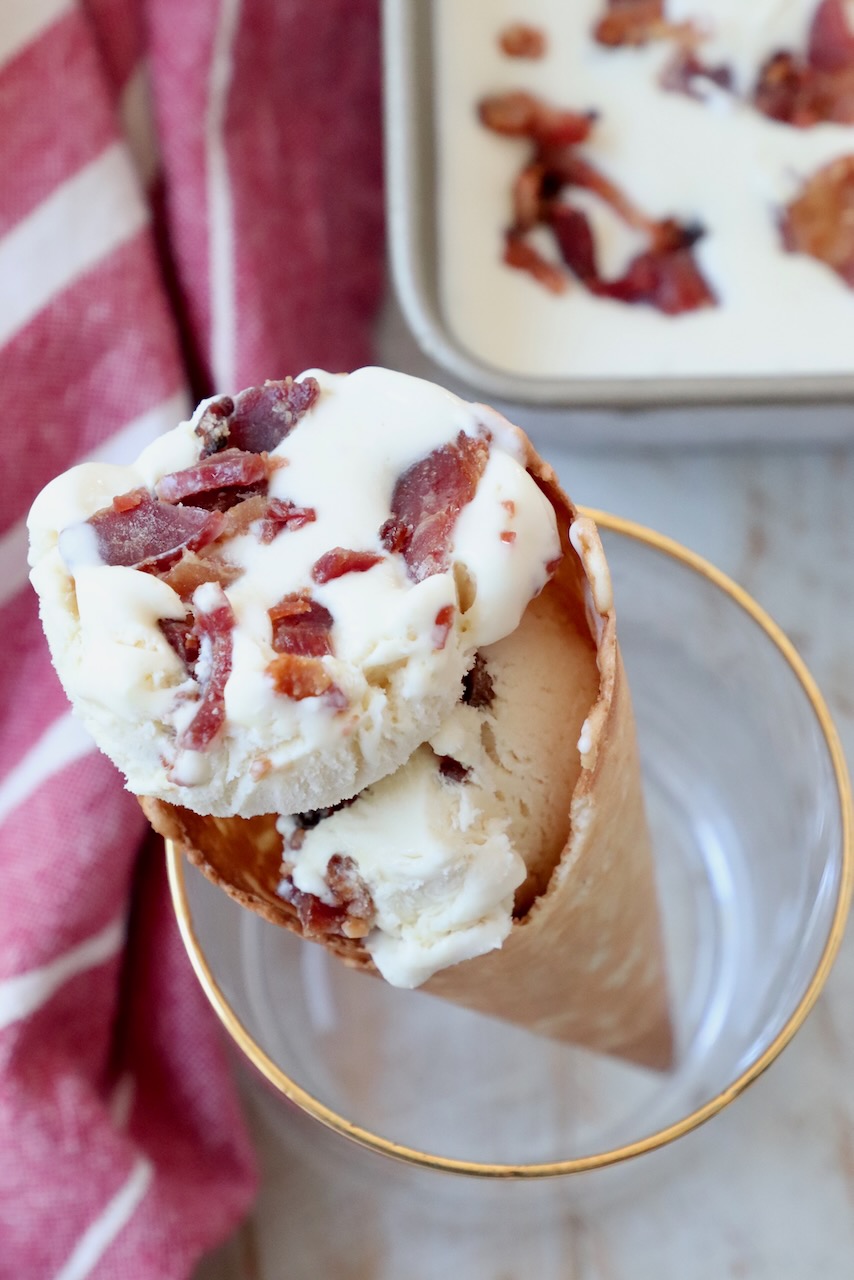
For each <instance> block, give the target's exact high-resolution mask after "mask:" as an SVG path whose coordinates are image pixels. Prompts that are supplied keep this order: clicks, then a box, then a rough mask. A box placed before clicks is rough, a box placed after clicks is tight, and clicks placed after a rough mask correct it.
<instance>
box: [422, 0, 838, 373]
mask: <svg viewBox="0 0 854 1280" xmlns="http://www.w3.org/2000/svg"><path fill="white" fill-rule="evenodd" d="M699 7H702V6H699ZM758 7H759V4H758V0H750V3H749V4H746V3H744V0H726V2H725V3H723V4H722V0H717V3H711V0H709V2H708V3H707V4H706V5H705V10H706V12H707V13H708V15H709V16H710V17H711V15H712V14H713V13H714V14H717V13H718V12H719V11H720V12H721V13H722V17H723V24H722V28H721V31H720V33H719V37H718V38H717V39H716V40H714V41H713V42H712V44H711V46H710V48H709V51H708V54H707V55H706V54H705V52H704V51H703V50H701V56H704V57H705V56H707V57H708V60H709V61H710V62H711V63H712V64H713V65H717V60H718V59H720V60H723V61H725V62H727V63H729V64H730V65H732V64H735V68H736V76H737V79H738V78H739V77H740V78H744V77H747V76H748V73H747V71H746V69H745V67H746V65H748V64H749V65H750V67H751V69H752V70H751V74H750V75H749V77H748V78H749V83H750V85H751V86H752V84H753V83H755V80H756V78H757V73H758V69H759V66H760V65H761V61H762V60H763V58H764V55H765V52H766V51H767V49H768V48H769V47H778V48H780V47H786V46H787V45H789V47H791V45H790V42H791V40H792V36H793V33H797V32H798V31H799V30H801V29H802V28H803V27H804V26H806V18H804V15H806V16H807V18H808V16H809V15H811V14H812V12H813V11H814V9H815V7H816V5H815V0H773V2H772V3H770V4H769V3H767V2H766V3H763V4H762V6H761V7H762V16H763V18H764V19H767V21H766V22H765V23H764V24H761V23H758V22H757V21H756V14H755V12H754V11H755V10H756V9H757V8H758ZM603 8H604V5H603V2H602V0H574V2H573V4H571V5H568V4H566V3H565V0H530V3H528V4H527V5H526V6H525V11H524V16H525V19H526V21H529V22H532V23H534V24H535V25H538V26H542V27H543V28H544V30H545V31H546V32H547V33H548V37H549V50H548V53H547V55H546V57H545V58H543V59H542V60H541V61H524V60H520V59H510V58H507V57H505V56H504V55H503V54H502V53H501V51H500V49H499V47H498V45H497V41H496V35H497V33H498V32H499V31H500V30H501V28H502V26H503V25H504V24H505V23H506V22H508V21H510V20H512V19H514V18H518V16H519V5H518V3H514V2H513V0H494V3H492V4H489V5H486V4H483V3H482V0H442V3H440V4H437V6H436V32H437V37H436V41H437V53H436V58H437V82H438V92H437V95H436V100H437V115H438V140H439V142H438V190H439V202H438V209H439V233H440V234H439V274H440V292H441V301H442V307H443V310H444V314H445V321H446V323H447V326H448V328H449V329H450V331H451V332H452V334H453V335H454V337H455V338H456V339H457V340H458V342H459V344H460V345H461V346H462V347H463V348H464V349H465V350H466V351H467V352H468V353H469V354H470V355H474V356H475V357H477V358H478V359H479V360H481V361H483V362H484V363H486V364H487V365H491V366H494V367H495V368H498V369H500V370H502V371H503V372H506V373H512V374H520V375H524V376H537V377H589V378H602V379H609V378H611V379H623V378H629V377H640V378H648V377H655V376H664V377H668V378H673V377H679V376H692V377H693V376H697V377H702V376H712V377H718V376H721V377H732V376H742V377H745V376H750V375H762V376H766V375H770V376H776V375H786V376H789V377H791V376H793V375H799V374H810V373H814V374H839V373H845V372H850V371H851V370H852V355H851V343H850V341H849V337H848V335H849V333H850V331H851V327H852V324H854V293H852V291H851V290H850V289H848V288H846V286H845V285H844V284H843V283H842V281H841V280H839V278H838V277H837V276H835V275H834V273H833V272H832V271H831V269H830V268H829V267H827V266H826V265H825V264H824V263H821V262H818V261H816V260H815V259H813V258H811V257H808V256H806V255H802V254H790V253H786V252H784V251H783V249H782V245H781V242H780V236H779V233H778V230H777V226H776V223H777V218H778V216H779V210H780V208H781V207H782V206H783V205H784V204H785V203H786V202H787V201H788V200H789V199H791V198H792V196H793V195H794V194H795V193H796V191H797V190H798V189H799V188H800V186H801V184H802V182H803V181H804V179H806V178H807V177H808V176H809V175H811V174H812V173H814V172H815V171H816V170H817V169H819V168H820V167H821V166H823V165H824V164H827V163H829V162H830V161H831V160H833V159H835V158H837V157H838V156H840V155H843V154H848V153H850V152H851V151H852V150H854V128H852V127H850V126H841V125H833V124H823V125H819V126H816V127H815V128H813V129H793V128H791V127H789V126H788V125H781V124H779V123H777V122H776V121H772V120H769V119H767V118H766V117H765V116H763V115H761V114H760V113H759V112H757V111H755V110H754V109H753V108H752V107H750V106H747V105H744V104H742V103H740V102H739V101H738V100H737V98H736V96H735V95H733V94H727V93H722V92H719V91H713V90H711V89H710V90H708V93H709V101H708V102H707V103H703V102H698V101H695V100H694V99H693V98H691V97H688V96H687V95H685V94H678V93H666V92H664V91H662V90H661V89H660V88H659V86H658V77H659V74H660V73H661V70H662V69H663V68H664V67H665V66H666V65H667V64H668V62H669V61H670V60H671V59H672V57H673V45H672V43H671V42H669V41H656V42H652V43H650V44H649V45H647V46H646V47H644V48H640V49H637V48H625V49H613V50H612V49H605V48H602V47H600V46H598V45H596V44H595V42H594V41H593V40H592V38H591V36H590V32H591V30H592V27H593V24H594V22H595V20H596V17H597V16H599V15H600V14H601V13H602V11H603ZM677 8H681V9H687V10H690V11H691V12H692V13H696V11H697V9H698V5H697V4H696V3H692V4H690V5H682V6H677ZM799 15H801V16H800V17H799ZM800 48H801V51H803V43H801V45H800ZM745 51H746V52H745ZM512 89H527V90H529V91H531V92H533V93H536V94H540V95H542V96H543V97H545V98H547V99H548V100H549V101H551V102H554V103H556V104H558V105H561V106H564V107H567V108H570V109H573V110H578V111H586V110H590V109H593V110H596V111H598V112H599V113H600V116H599V119H598V120H597V122H596V124H595V125H594V128H593V131H592V134H591V136H590V138H589V139H588V141H587V142H586V143H585V144H584V145H583V147H581V149H580V150H581V153H582V154H583V155H584V156H585V157H586V158H588V159H589V160H590V161H592V163H593V164H594V165H595V166H597V167H598V168H599V169H601V170H602V172H603V173H604V174H605V175H606V176H607V177H609V178H611V179H613V180H615V181H616V182H617V184H618V185H619V186H620V187H621V188H622V189H623V190H624V191H625V193H626V195H627V196H628V197H629V198H630V199H631V200H633V201H634V202H635V203H636V204H637V205H638V206H639V208H640V209H642V210H643V211H644V212H645V213H646V214H648V215H650V216H651V217H655V218H663V217H676V218H678V219H679V220H680V221H682V222H684V223H689V224H691V223H700V224H701V225H702V226H703V227H705V229H706V235H705V236H704V238H703V239H702V240H701V241H700V242H699V244H698V246H697V250H696V258H697V261H698V264H699V266H700V268H701V270H702V272H703V274H704V276H705V277H706V279H707V281H708V282H709V284H710V285H711V287H712V290H713V292H714V293H715V294H716V296H717V297H718V298H719V302H720V305H719V306H717V307H706V308H703V309H701V310H698V311H695V312H691V313H689V314H686V315H682V316H676V317H673V316H666V315H663V314H661V313H660V312H658V311H657V310H656V309H655V308H652V307H647V306H627V305H625V304H623V303H620V302H616V301H613V300H611V299H607V298H596V297H594V296H593V295H592V294H590V293H588V292H587V291H586V290H585V289H583V288H582V287H581V286H580V285H579V284H577V283H576V282H575V280H574V279H573V280H571V282H570V287H569V289H568V290H567V292H566V293H565V294H563V295H561V296H560V297H556V296H554V295H553V294H551V293H549V292H548V291H547V290H546V289H544V288H543V287H542V286H541V285H539V284H537V283H536V282H535V281H533V280H532V279H531V278H530V276H529V275H528V274H527V273H526V272H522V271H518V270H514V269H512V268H510V267H507V266H506V265H504V263H503V262H502V261H501V258H502V252H503V230H504V228H505V227H506V226H507V225H508V223H509V222H510V221H511V217H512V214H511V201H510V191H511V187H512V183H513V180H514V178H515V176H516V175H517V173H518V172H519V169H520V168H521V166H522V164H523V163H524V162H525V158H526V156H527V155H528V153H529V151H530V144H529V143H528V142H526V141H519V140H514V139H508V138H503V137H498V136H496V135H495V134H492V133H490V132H488V131H487V130H486V129H484V128H483V126H482V125H481V124H480V122H479V121H478V119H477V115H476V104H477V102H478V101H479V100H480V98H482V97H483V96H484V95H486V94H492V93H497V92H502V91H506V90H512ZM704 92H705V91H704ZM573 202H574V196H573ZM590 204H591V201H590V200H589V199H586V200H585V201H584V206H585V208H586V209H588V210H589V206H590ZM600 207H601V202H600ZM596 235H597V241H598V242H599V243H600V245H601V253H602V261H603V264H604V265H605V268H606V273H607V272H608V271H614V270H615V268H614V265H613V262H614V258H615V257H616V256H619V254H620V253H621V252H622V251H623V250H622V247H621V246H622V241H623V240H624V239H625V234H624V232H623V230H622V229H621V227H620V224H619V223H618V222H617V220H616V218H614V217H613V216H612V215H610V213H609V212H608V211H606V212H605V214H603V216H602V217H601V218H598V219H597V220H596ZM538 243H539V242H538ZM544 243H545V245H546V246H547V253H548V256H549V257H550V258H551V259H553V260H554V261H558V260H559V254H558V252H557V248H556V246H555V245H554V244H553V242H552V238H551V237H549V236H546V238H545V241H544Z"/></svg>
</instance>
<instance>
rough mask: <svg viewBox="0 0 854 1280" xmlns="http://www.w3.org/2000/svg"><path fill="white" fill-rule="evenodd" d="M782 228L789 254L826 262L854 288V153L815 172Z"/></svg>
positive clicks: (785, 215)
mask: <svg viewBox="0 0 854 1280" xmlns="http://www.w3.org/2000/svg"><path fill="white" fill-rule="evenodd" d="M780 229H781V232H782V236H783V244H784V246H785V248H786V249H787V250H788V251H789V253H807V254H809V255H810V256H811V257H813V258H818V259H819V260H820V261H821V262H826V263H827V265H828V266H829V267H831V268H832V269H833V270H834V271H835V272H836V273H837V275H839V276H841V277H842V279H843V280H844V281H845V283H846V284H847V285H848V286H849V287H850V288H854V155H849V156H841V157H840V158H839V159H838V160H834V161H833V162H832V163H831V164H828V165H825V166H823V168H821V169H819V170H818V171H817V172H816V173H814V174H813V175H812V177H811V178H810V179H809V180H808V182H806V183H805V185H804V187H803V188H802V190H801V192H800V194H799V195H798V196H797V197H796V199H795V200H793V201H792V203H791V204H790V205H789V206H788V208H787V209H786V210H785V213H784V215H783V217H782V219H781V224H780Z"/></svg>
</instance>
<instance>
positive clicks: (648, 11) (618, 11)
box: [593, 0, 696, 49]
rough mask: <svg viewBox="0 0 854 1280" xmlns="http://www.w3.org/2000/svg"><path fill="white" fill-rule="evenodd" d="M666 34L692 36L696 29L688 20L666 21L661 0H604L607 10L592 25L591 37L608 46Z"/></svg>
mask: <svg viewBox="0 0 854 1280" xmlns="http://www.w3.org/2000/svg"><path fill="white" fill-rule="evenodd" d="M667 37H676V38H678V39H682V40H688V39H695V38H696V29H695V28H694V26H693V24H692V23H690V22H668V21H667V20H666V18H665V15H664V0H608V12H607V13H606V14H605V15H604V17H602V18H600V19H599V21H598V22H597V23H596V25H595V27H594V28H593V39H594V40H596V41H597V43H598V44H604V45H607V46H608V47H609V48H612V49H613V48H616V47H617V46H619V45H635V46H638V45H643V44H648V43H649V41H650V40H661V39H664V38H667Z"/></svg>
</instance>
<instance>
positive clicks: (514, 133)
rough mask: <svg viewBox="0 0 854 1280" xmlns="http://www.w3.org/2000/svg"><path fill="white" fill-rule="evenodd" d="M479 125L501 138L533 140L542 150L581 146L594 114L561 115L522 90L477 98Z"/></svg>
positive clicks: (558, 111) (568, 113) (559, 110)
mask: <svg viewBox="0 0 854 1280" xmlns="http://www.w3.org/2000/svg"><path fill="white" fill-rule="evenodd" d="M477 113H478V117H479V119H480V122H481V124H482V125H484V126H485V127H486V128H487V129H490V130H491V131H492V132H493V133H500V134H501V135H502V136H503V137H505V138H533V139H534V141H536V142H539V143H541V144H542V145H543V146H560V145H565V144H572V143H576V142H583V141H584V139H585V138H587V137H588V136H589V134H590V130H591V129H592V128H593V122H594V120H595V119H596V113H595V112H592V111H589V112H584V113H581V112H578V111H562V110H561V109H560V108H559V107H553V106H551V105H550V104H549V103H547V102H544V101H543V100H542V99H541V98H537V97H535V96H534V94H532V93H526V92H525V91H524V90H522V89H518V90H512V91H511V92H509V93H496V94H493V95H492V96H490V97H487V98H481V100H480V102H479V103H478V107H477Z"/></svg>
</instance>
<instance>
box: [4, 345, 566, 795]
mask: <svg viewBox="0 0 854 1280" xmlns="http://www.w3.org/2000/svg"><path fill="white" fill-rule="evenodd" d="M523 457H524V454H523V449H522V446H521V444H520V442H519V438H518V437H517V436H516V434H515V433H514V431H513V429H512V428H511V427H510V426H509V424H507V423H505V422H504V420H503V419H501V418H500V417H499V416H498V415H497V414H494V413H492V412H491V411H490V410H488V409H486V408H481V407H478V406H472V405H468V404H466V403H465V402H463V401H462V400H459V399H458V398H457V397H455V396H453V395H451V394H450V393H448V392H446V391H444V390H443V389H441V388H439V387H436V386H432V385H430V384H427V383H423V382H421V381H419V380H417V379H413V378H409V377H407V376H405V375H403V374H396V373H391V372H388V371H386V370H380V369H371V368H368V369H362V370H359V371H358V372H356V373H353V374H350V375H330V374H326V373H322V372H320V371H314V372H311V373H307V374H304V375H301V376H300V377H299V378H297V379H296V380H293V379H286V380H283V381H280V382H271V383H268V384H266V385H265V386H264V387H260V388H249V389H248V390H246V391H243V392H241V393H240V394H239V395H237V396H235V397H234V398H232V397H230V396H219V397H216V398H214V399H213V400H210V401H207V402H205V403H203V404H202V405H200V407H199V409H198V410H197V411H196V414H195V415H194V417H193V418H192V419H191V420H190V421H189V422H186V423H182V424H180V425H179V426H178V427H176V428H175V429H174V430H173V431H171V432H169V433H167V434H166V435H164V436H162V437H161V438H160V439H158V440H157V441H155V442H154V443H153V444H152V445H150V446H149V447H148V448H147V449H146V450H144V451H143V453H142V454H141V455H140V457H139V458H138V459H137V461H136V463H135V464H133V465H131V466H112V465H107V464H100V463H84V464H83V465H82V466H78V467H75V468H73V469H72V470H71V471H69V472H67V473H66V474H65V475H62V476H60V477H58V478H57V479H56V480H54V481H52V482H51V483H50V484H49V485H48V486H47V487H46V488H45V490H44V491H43V492H42V494H41V495H40V496H39V497H38V498H37V499H36V501H35V503H34V504H33V508H32V511H31V514H30V521H29V525H30V535H31V564H32V581H33V585H34V586H35V588H36V590H37V592H38V593H39V596H40V600H41V614H42V619H43V622H44V627H45V631H46V634H47V638H48V641H49V643H50V647H51V652H52V655H53V659H54V663H55V666H56V668H57V671H58V673H59V676H60V679H61V680H62V682H63V684H64V686H65V688H66V691H67V693H68V695H69V697H70V698H71V700H72V702H73V704H74V706H75V709H76V710H77V712H78V714H79V715H80V716H81V717H82V718H83V720H84V721H85V722H86V724H87V725H88V727H89V728H90V730H91V732H92V733H93V736H94V737H95V739H96V741H97V742H98V744H99V746H100V747H101V748H102V750H104V751H105V752H106V754H107V755H109V756H110V757H111V759H113V761H114V762H115V763H116V764H117V765H118V767H119V768H120V769H121V770H122V772H123V773H124V774H125V776H126V778H127V780H128V786H129V788H130V789H131V790H132V791H134V792H135V793H137V794H142V795H151V796H159V797H161V798H162V799H165V800H171V801H174V802H175V803H177V804H181V805H183V806H186V807H187V808H191V809H195V810H197V811H199V812H202V813H208V814H220V815H228V814H242V815H243V816H245V817H249V816H252V815H254V814H258V813H269V812H273V811H276V812H283V813H291V812H300V811H304V810H310V809H318V808H322V807H324V806H325V805H329V804H334V803H336V802H337V801H338V800H340V799H341V798H342V796H347V795H352V794H354V793H355V792H357V791H359V790H361V789H362V788H363V787H365V786H367V785H369V784H370V783H371V782H374V781H376V780H377V779H378V778H381V777H383V776H384V775H385V774H387V773H390V772H392V771H393V770H394V769H395V768H397V767H398V766H399V765H401V764H403V763H404V761H405V760H407V759H408V757H409V756H410V755H411V754H412V752H413V751H414V750H415V748H416V747H417V746H419V745H420V743H422V742H423V741H424V740H425V738H427V737H428V736H429V735H430V734H431V733H432V732H434V731H435V730H436V729H438V727H439V725H440V723H441V722H442V720H443V719H444V718H445V716H446V715H447V713H448V712H449V711H450V710H451V709H452V707H453V705H454V703H455V702H456V700H457V697H458V690H459V687H460V682H461V681H462V679H463V677H464V676H465V675H466V672H467V671H468V669H469V667H470V666H471V665H472V663H473V661H474V655H475V652H476V651H477V649H478V648H479V647H481V646H482V645H484V644H489V643H492V642H493V641H495V640H497V639H500V638H501V636H503V635H506V634H508V633H509V632H511V631H512V630H513V629H514V628H515V627H516V626H517V624H518V622H519V620H520V618H521V617H522V614H523V613H524V611H525V608H526V606H527V604H528V602H529V601H530V599H531V598H532V597H533V596H535V595H536V594H537V593H538V592H539V591H541V590H542V588H543V586H544V585H545V583H546V581H547V579H548V577H549V573H550V565H551V564H552V563H553V561H554V560H555V558H556V556H557V555H558V553H559V546H560V544H559V539H558V533H557V529H556V525H555V517H554V512H553V510H552V508H551V506H550V505H549V503H548V501H547V499H546V498H545V497H544V495H543V494H542V492H541V491H540V489H539V488H538V487H537V485H536V483H535V482H534V480H533V479H532V478H531V476H530V475H528V473H527V472H526V470H525V466H524V462H523Z"/></svg>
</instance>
